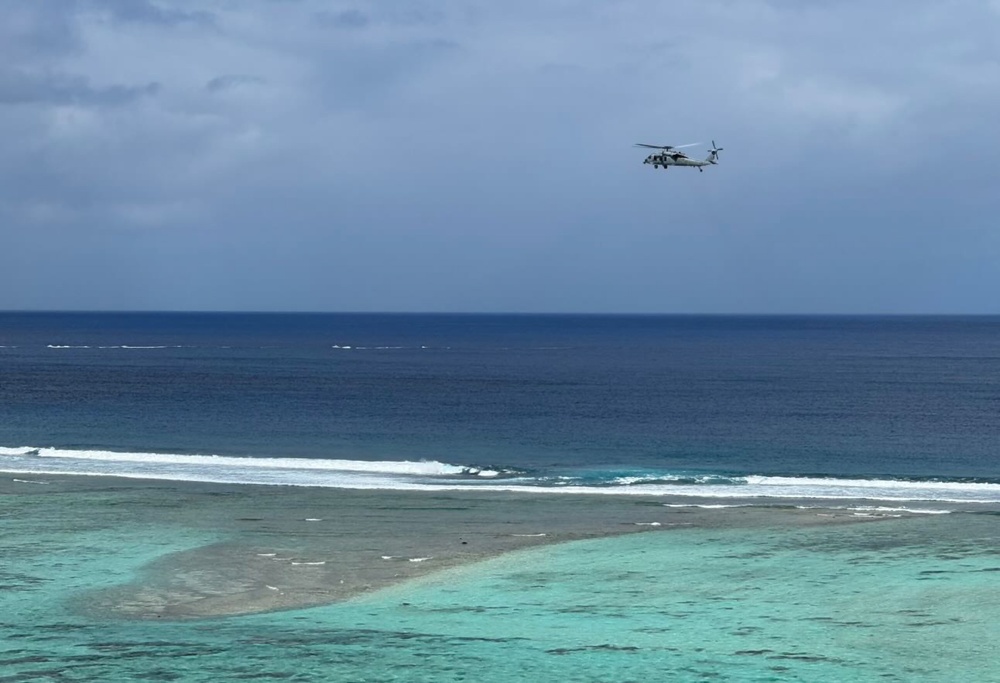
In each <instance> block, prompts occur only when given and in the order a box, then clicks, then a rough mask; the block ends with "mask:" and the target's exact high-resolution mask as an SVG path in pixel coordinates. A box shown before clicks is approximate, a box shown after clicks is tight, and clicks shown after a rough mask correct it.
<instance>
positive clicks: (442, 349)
mask: <svg viewBox="0 0 1000 683" xmlns="http://www.w3.org/2000/svg"><path fill="white" fill-rule="evenodd" d="M998 444H1000V317H930V316H925V317H846V316H787V317H786V316H653V315H649V316H640V315H615V316H611V315H465V314H453V315H450V314H449V315H445V314H263V313H262V314H242V313H239V314H238V313H225V314H223V313H41V312H38V313H31V312H13V313H12V312H8V313H0V479H2V486H0V506H2V507H0V514H2V516H0V540H2V541H3V547H4V551H3V552H4V555H5V561H4V564H3V565H2V566H0V681H2V682H6V681H29V680H80V681H84V680H109V679H113V678H117V679H120V680H125V679H133V680H138V679H146V680H192V681H194V680H219V679H220V678H222V679H224V680H241V679H249V678H259V677H268V678H287V679H289V680H317V681H320V680H358V681H361V680H379V681H381V680H407V681H410V680H429V681H430V680H434V681H445V680H455V681H458V680H496V681H508V680H524V679H526V678H534V679H535V680H548V679H552V680H555V679H560V680H567V681H571V680H572V681H575V680H580V681H631V680H648V679H649V678H651V677H655V678H657V679H663V678H664V677H665V678H667V679H669V680H678V681H687V680H690V681H703V680H710V679H711V680H741V681H742V680H747V681H750V680H753V681H758V680H760V681H764V680H768V681H771V680H775V681H785V680H803V681H805V680H810V681H816V680H823V681H868V680H899V681H917V680H928V681H931V680H933V681H951V680H976V681H987V680H1000V671H998V670H997V667H996V666H995V665H994V664H993V661H994V659H993V656H992V655H991V654H990V653H991V652H992V650H991V648H990V646H989V645H988V643H990V642H993V641H995V640H996V639H997V638H1000V598H998V596H1000V590H998V589H1000V543H998V540H1000V527H998V523H1000V522H998V519H1000V447H998ZM129 482H134V483H131V484H130V483H129ZM347 520H350V521H347ZM626 527H627V529H626ZM626 530H627V531H628V532H629V533H625V531H626ZM633 532H635V533H633ZM458 533H460V534H461V541H459V540H458V536H457V535H456V534H458ZM556 541H558V542H556ZM459 543H461V544H462V545H461V546H460V545H459ZM477 544H478V545H477ZM475 548H481V550H480V551H479V554H476V553H475V552H473V550H470V549H475ZM463 553H464V554H463ZM279 561H282V562H285V563H284V564H281V565H280V567H279ZM393 563H396V564H393ZM222 568H225V571H222ZM386 568H390V569H386ZM310 572H312V573H310ZM379 572H381V573H379ZM293 575H294V577H293ZM179 577H180V578H179ZM182 579H183V580H182ZM282 581H286V582H287V584H283V583H282ZM345 581H346V583H345ZM338 582H339V583H338ZM337 586H344V588H343V589H342V593H337V592H336V588H337ZM279 596H283V597H279ZM539 677H540V678H539Z"/></svg>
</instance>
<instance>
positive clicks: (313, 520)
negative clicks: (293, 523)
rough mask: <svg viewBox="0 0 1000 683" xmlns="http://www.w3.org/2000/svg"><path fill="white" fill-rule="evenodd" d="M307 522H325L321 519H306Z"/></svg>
mask: <svg viewBox="0 0 1000 683" xmlns="http://www.w3.org/2000/svg"><path fill="white" fill-rule="evenodd" d="M305 521H307V522H322V521H323V520H322V519H320V518H319V517H306V519H305Z"/></svg>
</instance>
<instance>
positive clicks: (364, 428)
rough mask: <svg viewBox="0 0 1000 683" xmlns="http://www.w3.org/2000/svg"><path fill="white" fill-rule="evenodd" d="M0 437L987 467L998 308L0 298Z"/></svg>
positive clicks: (735, 464)
mask: <svg viewBox="0 0 1000 683" xmlns="http://www.w3.org/2000/svg"><path fill="white" fill-rule="evenodd" d="M346 347H350V348H346ZM0 447H2V448H5V449H7V451H8V455H9V454H10V453H14V454H17V455H21V454H22V451H21V450H18V449H25V448H51V449H58V450H59V451H60V452H62V451H64V450H65V451H71V452H88V451H115V452H122V453H137V454H149V453H163V454H177V455H194V454H203V455H222V456H250V457H254V458H262V457H267V458H310V459H348V460H364V461H373V462H395V461H404V460H429V461H435V462H439V463H449V464H454V465H462V466H477V467H489V468H496V469H497V470H502V471H505V472H516V473H519V474H522V475H525V474H528V475H531V476H532V477H535V478H536V479H537V478H542V477H547V476H550V477H555V476H558V475H559V473H566V472H573V473H574V476H576V477H578V478H580V477H582V478H586V476H587V474H586V473H587V471H589V470H593V471H595V472H597V474H595V475H594V476H595V477H596V478H597V479H600V478H602V477H603V478H604V479H607V477H608V476H609V475H608V473H609V472H610V473H614V474H616V475H618V476H626V475H636V474H640V475H641V474H643V473H645V474H646V475H647V476H652V475H650V474H649V473H651V472H652V473H659V474H661V475H662V474H663V473H675V474H676V473H688V474H691V473H694V474H692V475H691V476H704V475H706V474H711V473H717V474H721V475H727V476H728V475H768V476H798V477H804V476H811V477H840V478H854V477H864V478H899V477H904V478H911V479H926V478H932V479H948V480H962V479H966V478H971V479H975V480H978V481H985V482H994V483H996V482H1000V318H998V317H756V316H750V317H728V316H706V317H701V316H597V315H593V316H574V315H429V314H428V315H423V314H420V315H416V314H414V315H403V314H207V313H205V314H202V313H197V314H182V313H0ZM0 452H2V451H0ZM25 457H31V455H30V454H29V455H28V456H25ZM22 459H23V458H22ZM0 466H2V463H0ZM654 478H655V477H654Z"/></svg>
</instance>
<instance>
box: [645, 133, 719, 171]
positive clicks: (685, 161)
mask: <svg viewBox="0 0 1000 683" xmlns="http://www.w3.org/2000/svg"><path fill="white" fill-rule="evenodd" d="M700 144H701V143H700V142H692V143H691V144H690V145H677V146H674V145H646V144H643V143H641V142H639V143H636V145H635V146H636V147H649V148H652V149H659V150H662V151H660V152H653V153H652V154H650V155H649V156H648V157H646V160H645V161H643V162H642V163H644V164H652V165H653V168H660V167H661V166H662V167H663V169H664V170H666V169H668V168H670V167H671V166H695V167H697V169H698V170H699V171H704V170H705V169H704V168H703V167H704V166H714V165H715V164H717V163H719V152H721V151H722V147H718V146H716V144H715V140H712V149H710V150H708V158H706V159H692V158H691V157H689V156H688V155H687V154H685V153H684V152H679V151H677V150H679V149H681V148H682V147H694V146H695V145H700Z"/></svg>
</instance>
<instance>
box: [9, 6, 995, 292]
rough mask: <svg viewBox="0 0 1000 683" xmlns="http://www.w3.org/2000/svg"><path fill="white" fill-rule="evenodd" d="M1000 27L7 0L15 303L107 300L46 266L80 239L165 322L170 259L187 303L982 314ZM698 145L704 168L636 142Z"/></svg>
mask: <svg viewBox="0 0 1000 683" xmlns="http://www.w3.org/2000/svg"><path fill="white" fill-rule="evenodd" d="M998 22H1000V15H998V14H997V12H996V11H995V7H994V6H992V5H990V4H988V3H982V2H973V1H972V0H960V1H958V2H955V3H948V4H946V5H942V4H940V3H935V2H932V1H931V0H915V1H914V2H913V3H911V4H909V5H908V6H907V10H906V11H905V12H904V11H902V10H900V9H899V7H898V4H896V3H890V2H888V0H874V1H873V2H866V3H861V2H848V3H817V2H789V1H785V0H780V1H779V0H748V1H747V2H741V3H732V2H728V1H724V0H678V1H677V2H671V3H662V2H654V1H653V0H623V1H622V2H617V3H605V2H597V1H592V2H591V1H581V2H574V3H533V2H527V1H526V0H511V1H510V2H505V3H493V2H487V1H486V0H473V1H471V2H470V1H468V0H461V1H460V0H435V2H433V3H432V2H424V1H422V0H405V1H404V0H385V1H384V2H379V3H365V4H360V3H357V2H349V1H346V0H344V1H338V0H334V1H327V0H322V1H320V0H294V1H293V0H284V1H282V2H276V1H274V0H268V1H264V0H247V1H246V2H240V3H232V2H228V1H224V0H206V1H205V2H202V3H197V4H194V3H189V2H183V1H181V0H170V1H168V0H158V1H157V2H130V1H126V0H121V1H118V2H113V1H110V0H63V1H56V0H41V1H40V2H38V3H37V4H36V3H31V4H25V3H16V4H10V5H3V6H0V64H3V65H4V66H3V67H0V133H2V134H3V135H4V138H5V140H7V141H8V142H7V143H5V148H4V151H3V152H2V153H0V219H2V222H0V231H2V233H3V234H2V236H3V237H4V238H5V239H7V240H8V242H9V243H10V244H17V245H19V246H18V249H16V250H13V251H11V250H5V253H4V254H0V272H2V273H4V275H0V277H6V278H11V279H12V280H11V282H13V279H15V278H16V279H17V283H18V286H17V287H13V286H7V287H0V308H10V307H15V308H17V307H30V306H31V305H32V304H31V302H32V301H35V302H43V301H50V300H55V299H58V298H59V297H64V300H63V303H62V304H60V305H61V306H63V307H74V306H81V307H93V303H89V304H88V303H87V296H88V294H87V292H88V288H87V287H86V286H81V287H76V288H73V289H72V290H69V289H66V288H62V289H61V290H60V293H55V289H53V287H54V285H53V284H52V283H51V282H49V281H47V280H45V279H44V278H39V277H38V276H37V275H35V274H34V271H32V269H31V267H30V265H29V261H30V258H29V256H28V255H29V254H34V255H36V256H40V255H44V254H46V253H48V251H49V250H52V253H53V258H54V259H56V260H59V263H60V264H61V268H62V271H61V272H65V273H66V274H67V275H66V277H67V278H69V277H70V276H71V275H72V274H78V273H79V269H78V267H77V266H75V265H74V261H73V259H72V258H71V257H70V256H69V254H70V253H71V249H70V248H69V246H66V245H92V246H88V247H87V249H98V248H100V249H102V250H104V251H103V252H102V253H105V254H106V256H105V257H102V258H103V260H104V261H107V262H108V263H111V264H113V263H115V262H116V259H117V260H119V261H121V262H126V261H128V262H131V263H133V264H134V263H142V264H143V267H141V268H138V269H137V271H134V270H133V271H130V272H132V273H133V276H135V277H139V276H142V274H143V273H148V274H149V278H150V283H153V284H150V285H149V286H150V288H151V289H150V294H149V296H150V299H149V300H150V301H156V302H157V303H158V305H163V302H164V301H168V300H169V296H167V295H165V294H163V293H162V292H154V291H153V289H154V284H155V283H162V282H163V281H164V280H165V279H166V278H167V277H168V274H169V273H170V272H172V270H171V269H175V268H176V267H177V264H178V263H179V262H182V263H183V264H185V265H184V268H185V269H186V270H190V272H189V273H187V274H186V277H187V278H188V279H187V282H189V286H188V287H186V288H185V289H184V292H179V293H176V296H177V297H179V298H177V299H175V300H172V302H171V303H170V306H172V307H178V308H185V307H195V308H202V307H204V308H254V309H259V308H261V307H279V308H280V307H289V308H319V309H329V308H334V309H337V308H340V309H343V308H350V309H365V308H375V309H379V310H392V309H405V310H418V309H425V310H426V309H439V310H456V309H463V308H464V309H480V310H512V309H520V310H554V309H566V310H650V311H656V310H684V311H726V310H738V311H768V310H776V311H789V310H790V311H808V310H823V311H831V310H857V311H869V310H900V311H910V310H920V309H921V306H924V305H925V303H926V302H927V301H932V302H933V304H934V307H935V308H936V309H946V310H970V309H976V310H978V309H982V308H984V307H985V308H988V307H990V306H994V304H992V302H991V299H990V297H987V296H986V295H985V294H984V292H986V291H992V290H995V289H997V288H1000V279H998V278H1000V276H993V275H991V274H990V273H992V272H993V270H991V269H990V268H988V267H987V266H986V264H988V263H989V262H990V259H993V258H995V257H997V256H1000V239H998V238H997V237H994V236H993V235H994V232H995V231H994V230H993V229H992V224H991V223H990V219H989V216H991V215H993V214H995V212H996V210H997V209H998V208H1000V207H998V206H997V200H996V199H995V198H994V195H995V190H994V188H993V187H992V185H993V180H992V179H993V178H995V177H996V175H997V170H998V169H997V162H996V158H997V157H996V154H995V149H996V147H997V144H998V139H997V136H998V135H1000V133H998V132H997V131H996V127H995V124H994V121H995V120H996V118H997V115H998V113H1000V69H998V67H997V65H998V64H1000V48H998V47H997V46H996V43H995V40H994V37H995V31H996V29H997V24H998ZM712 139H715V140H716V141H717V142H718V143H719V144H720V145H721V146H723V147H725V151H724V152H723V157H722V163H721V164H720V165H719V166H718V167H715V168H711V169H708V170H707V171H706V172H705V173H697V172H693V171H692V172H690V173H685V172H684V170H682V169H672V170H670V171H668V172H660V173H658V174H657V173H654V172H653V171H652V170H651V169H648V168H644V167H642V164H641V160H642V157H643V156H644V155H643V154H642V152H641V151H639V152H638V153H637V152H636V150H635V149H634V148H632V147H631V145H632V144H633V143H635V142H656V143H672V144H682V143H688V142H695V141H701V142H705V143H707V142H709V141H710V140H712ZM690 151H691V152H692V153H693V154H702V155H703V154H704V153H705V151H704V150H703V149H702V150H699V149H698V148H694V149H692V150H690ZM15 236H16V239H15ZM123 236H125V237H123ZM60 240H65V242H60ZM56 244H63V245H64V246H63V247H60V248H59V249H56V247H55V246H54V245H56ZM80 248H83V246H81V247H80ZM88 253H89V252H88ZM157 254H171V255H172V256H171V257H170V259H167V258H166V256H163V257H158V256H157ZM60 259H61V260H60ZM264 271H266V272H268V273H271V274H272V275H273V277H274V278H275V280H274V281H275V282H276V283H277V284H275V285H274V286H272V287H270V288H266V287H261V286H260V285H259V284H256V283H257V279H258V278H259V277H260V273H261V272H264ZM135 272H138V273H139V275H135ZM95 277H98V278H100V277H102V276H101V275H100V274H97V275H95ZM926 278H932V279H933V282H935V283H937V284H936V285H935V286H934V287H930V288H929V287H928V285H926V283H925V279H926ZM949 282H954V283H956V284H954V285H949V284H948V283H949ZM2 284H3V283H0V285H2ZM977 288H978V289H977ZM111 289H113V288H110V287H109V283H107V282H104V283H103V284H95V285H94V291H95V292H96V291H98V290H100V291H101V292H107V291H111ZM131 296H132V297H133V298H131V299H130V305H131V306H133V307H134V306H135V302H136V300H137V299H136V297H138V298H139V300H141V292H140V291H139V289H134V290H133V291H132V292H131ZM32 297H34V298H32ZM164 297H166V299H165V298H164ZM102 300H103V299H102ZM928 305H929V304H928Z"/></svg>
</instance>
